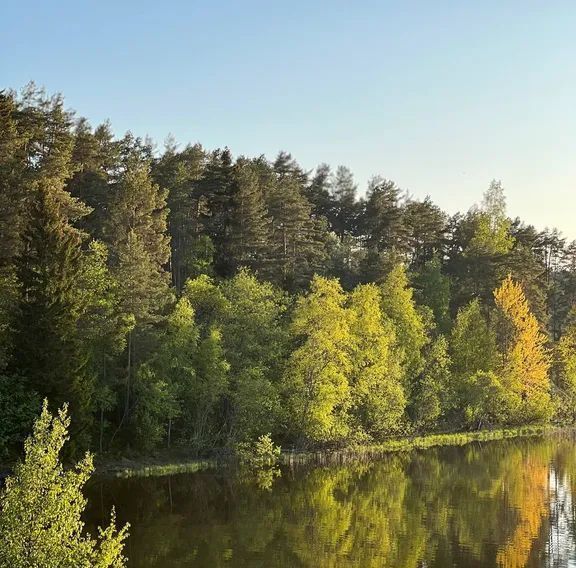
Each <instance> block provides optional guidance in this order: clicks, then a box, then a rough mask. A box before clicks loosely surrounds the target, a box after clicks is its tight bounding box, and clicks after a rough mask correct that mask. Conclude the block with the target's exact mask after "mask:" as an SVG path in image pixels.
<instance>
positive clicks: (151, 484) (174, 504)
mask: <svg viewBox="0 0 576 568" xmlns="http://www.w3.org/2000/svg"><path fill="white" fill-rule="evenodd" d="M575 490H576V444H575V441H574V440H573V439H572V438H571V437H568V436H561V437H560V436H554V437H550V438H546V439H540V440H535V439H532V440H516V441H505V442H489V443H484V444H473V445H468V446H465V447H461V448H440V449H437V450H427V451H423V452H413V453H409V454H403V455H392V456H389V457H387V458H385V459H382V460H381V461H377V462H373V463H357V464H348V465H341V466H334V467H327V466H318V467H313V466H309V467H297V468H292V469H289V468H284V469H283V471H282V475H281V476H279V477H278V476H277V474H275V473H274V474H273V475H268V476H265V479H254V480H251V479H247V478H246V477H237V476H233V475H229V474H226V473H224V472H203V473H196V474H189V475H188V474H186V475H176V476H172V477H171V478H168V477H164V478H145V479H128V480H99V481H98V482H97V483H95V484H94V485H92V487H91V492H92V494H91V495H90V498H91V499H90V502H91V507H92V508H91V509H90V511H89V519H88V520H89V525H95V524H96V523H98V522H102V520H103V517H104V516H105V515H106V512H107V511H108V510H109V509H110V506H111V505H112V504H114V505H116V508H117V510H118V515H119V517H120V520H121V521H122V522H123V521H126V520H128V521H130V523H131V526H132V528H131V536H130V539H129V542H128V545H127V548H128V550H127V553H128V555H129V557H130V559H131V566H135V567H146V568H148V567H161V566H162V567H165V566H174V567H178V566H206V567H219V566H242V567H245V566H255V567H256V566H266V567H275V566H280V567H298V566H302V567H304V566H314V567H318V566H321V567H326V568H331V567H334V568H336V567H338V568H340V567H347V566H355V567H356V566H357V567H359V568H364V567H387V566H389V567H393V568H403V567H405V568H418V567H424V566H426V567H427V568H446V567H448V566H457V567H466V568H486V567H501V568H520V567H542V566H548V567H555V568H556V567H569V566H576V545H575V542H576V523H575V520H576V515H575V513H576V512H575V504H576V501H575V500H574V499H573V497H572V495H573V494H574V491H575Z"/></svg>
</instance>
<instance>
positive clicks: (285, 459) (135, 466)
mask: <svg viewBox="0 0 576 568" xmlns="http://www.w3.org/2000/svg"><path fill="white" fill-rule="evenodd" d="M558 431H560V429H559V428H555V427H553V426H521V427H518V428H506V429H499V430H480V431H476V432H459V433H451V434H429V435H426V436H414V437H406V438H396V439H391V440H388V441H386V442H383V443H381V444H372V445H356V446H350V447H347V448H342V449H338V450H318V451H305V450H293V451H283V452H282V454H281V457H280V461H281V463H283V464H286V465H297V464H306V463H317V464H338V463H347V462H352V461H363V460H366V461H367V460H371V459H378V458H379V457H381V456H384V455H386V454H389V453H393V452H407V451H412V450H425V449H428V448H434V447H439V446H463V445H465V444H470V443H472V442H484V441H490V440H504V439H509V438H518V437H529V436H541V435H544V434H550V433H552V432H558ZM223 463H225V462H222V461H217V460H211V459H193V458H186V457H185V456H183V455H182V454H178V455H170V454H165V455H161V456H157V457H154V458H137V457H135V458H133V459H127V458H122V459H118V460H103V461H102V462H101V463H99V464H98V465H97V473H98V474H100V475H111V476H114V477H123V478H127V477H148V476H162V475H173V474H177V473H195V472H197V471H203V470H206V469H213V468H217V467H219V465H222V464H223Z"/></svg>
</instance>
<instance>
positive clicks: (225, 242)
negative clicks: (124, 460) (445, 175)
mask: <svg viewBox="0 0 576 568" xmlns="http://www.w3.org/2000/svg"><path fill="white" fill-rule="evenodd" d="M357 189H358V188H357V186H356V184H355V182H354V177H353V175H352V172H351V171H350V170H348V169H347V168H345V167H342V166H341V167H339V168H338V169H337V170H336V172H335V173H334V174H332V173H331V169H330V167H329V166H327V165H326V164H324V165H321V166H319V167H318V168H316V170H315V171H314V173H313V175H311V176H309V175H308V173H306V172H305V171H304V169H303V168H302V167H301V166H300V165H299V164H298V163H297V162H296V161H295V160H294V158H293V157H292V156H291V155H290V154H288V153H286V152H281V153H280V154H279V155H278V157H277V158H276V159H275V160H274V161H269V160H267V159H266V158H265V157H264V156H259V157H257V158H248V157H244V156H240V157H237V158H235V157H233V155H232V153H231V151H230V150H229V149H228V148H224V149H216V150H214V151H212V152H208V151H206V150H204V149H203V148H202V147H201V146H200V145H199V144H196V145H193V146H190V145H188V146H184V147H183V148H182V149H179V148H178V146H177V144H176V143H175V142H174V141H170V142H169V143H168V144H167V146H166V149H165V151H164V152H163V153H161V154H160V155H157V154H156V153H155V152H154V150H153V145H152V143H151V142H150V141H148V140H146V141H142V140H140V139H138V138H134V137H133V136H132V135H130V134H127V135H126V136H124V137H123V138H120V139H116V138H115V137H114V135H113V134H112V128H111V127H110V125H109V124H102V125H98V126H96V127H95V128H92V127H91V126H90V125H89V124H88V122H87V121H86V120H85V119H82V118H78V119H75V117H74V115H73V113H71V112H69V111H67V110H66V109H65V108H64V105H63V101H62V97H60V96H55V97H48V96H46V94H45V93H43V92H42V91H40V90H38V89H36V88H35V87H34V86H30V87H28V88H27V89H25V90H24V92H23V93H21V94H20V95H17V94H15V93H12V92H2V93H0V236H1V238H2V247H1V250H0V373H2V374H3V375H5V376H6V377H9V378H3V379H2V380H1V381H0V405H2V407H3V408H4V409H5V410H4V413H5V416H6V420H5V421H4V424H3V427H2V428H0V439H1V440H3V441H0V445H1V446H3V447H4V448H5V449H6V448H7V449H8V450H12V449H13V448H14V447H15V446H17V445H18V444H19V443H20V441H21V435H22V429H23V428H25V427H26V424H27V423H28V422H29V419H30V409H31V408H33V407H34V405H35V404H37V397H45V396H48V397H49V398H50V400H51V401H52V402H53V403H55V404H62V403H64V402H69V403H70V408H71V409H72V415H73V423H72V430H71V438H72V440H71V441H72V444H71V446H72V447H73V448H74V449H76V450H77V449H78V448H81V447H87V446H88V445H90V444H92V446H93V447H97V448H99V450H100V451H106V450H107V449H108V448H110V447H113V448H114V449H118V450H122V448H125V447H131V448H138V449H141V450H146V451H153V450H154V449H155V448H157V447H159V446H164V445H166V446H168V445H172V444H174V445H178V446H184V447H186V448H188V449H189V450H192V451H194V452H208V451H210V450H212V449H215V448H222V447H228V446H230V445H233V444H235V443H237V442H245V441H250V440H254V439H256V438H257V437H258V436H260V435H262V434H264V433H266V432H271V433H272V435H273V436H274V437H275V439H276V438H278V439H282V442H283V443H284V442H287V443H289V444H299V443H304V444H309V445H314V444H319V445H321V444H332V445H334V444H340V443H346V442H350V441H357V442H358V441H367V440H369V439H371V440H381V439H383V438H385V437H389V436H390V435H393V434H395V433H397V432H399V431H403V430H407V431H410V430H412V429H413V428H417V429H419V430H421V431H427V430H433V429H435V428H440V427H442V428H452V429H453V428H458V427H468V428H470V427H476V426H478V425H479V424H490V425H492V424H507V423H514V424H520V423H526V422H536V421H546V420H548V419H549V417H550V415H551V413H552V411H553V409H554V407H555V408H556V419H557V420H561V421H568V422H572V421H573V417H574V415H575V411H574V406H575V405H576V395H574V393H573V392H572V391H574V390H575V389H574V385H573V383H574V381H573V378H572V375H573V374H574V373H573V372H572V367H573V366H574V365H573V362H572V359H573V358H574V357H573V351H574V346H573V343H574V341H573V337H572V335H573V330H572V329H571V323H570V316H569V315H568V314H569V310H570V307H571V306H572V304H573V302H574V297H575V294H576V244H574V243H572V244H570V243H568V244H567V243H566V242H565V239H564V238H563V237H562V236H561V235H560V234H559V233H558V231H557V230H554V229H552V230H546V231H543V232H538V231H537V230H536V229H535V228H534V227H532V226H530V225H526V224H524V223H523V222H521V221H520V220H515V221H511V220H510V219H509V218H508V216H507V213H506V207H505V198H504V192H503V189H502V186H501V184H500V183H499V182H492V184H491V185H490V188H489V189H488V191H487V192H486V194H485V196H484V200H483V203H482V205H481V206H480V207H479V208H473V209H472V210H470V211H469V212H468V214H466V215H460V214H456V215H454V216H452V217H450V218H448V217H447V216H446V215H445V213H443V212H442V211H441V209H440V208H439V207H437V206H436V205H435V204H434V203H433V202H432V201H431V200H430V198H426V199H424V200H422V201H418V200H414V199H412V198H410V197H409V196H407V195H406V194H404V192H403V191H402V190H401V189H400V187H399V186H398V185H397V184H396V183H394V182H393V181H391V180H386V179H384V178H382V177H375V178H373V179H372V180H371V181H370V182H369V186H368V191H367V193H366V198H365V199H360V200H358V199H357V198H356V193H357ZM249 270H253V272H249ZM407 271H408V272H409V274H410V275H411V277H412V284H413V287H414V289H412V288H411V287H410V285H409V282H408V278H407V275H406V272H407ZM508 273H510V274H511V277H512V279H513V282H514V284H511V282H509V281H505V284H504V286H503V288H502V289H501V291H500V292H499V293H498V294H497V295H496V297H495V298H494V296H493V294H492V292H493V290H494V288H496V287H499V286H500V283H501V282H502V280H503V279H504V278H505V276H506V275H507V274H508ZM315 274H316V276H314V275H315ZM330 277H337V279H338V280H336V279H335V280H330ZM360 283H364V284H362V285H359V284H360ZM376 283H377V286H378V289H377V288H376V287H375V284H376ZM517 283H518V284H519V285H521V288H522V290H521V292H522V293H520V292H519V288H518V284H517ZM276 286H278V288H277V287H276ZM344 290H346V291H347V292H346V293H345V292H344ZM290 293H292V294H295V293H297V294H299V295H298V296H296V295H292V296H291V295H290ZM494 302H496V304H497V309H494ZM528 306H529V309H528ZM453 314H457V316H456V318H455V321H452V319H453V318H452V316H453ZM443 335H445V336H447V337H448V354H447V353H446V349H445V348H446V344H445V340H444V339H442V336H443ZM547 338H549V339H550V341H552V342H555V343H556V345H555V349H554V353H555V358H554V361H555V364H554V367H553V369H552V371H553V378H554V386H553V388H551V385H550V362H551V361H550V357H549V352H548V345H547V344H546V342H547ZM431 340H432V342H431ZM433 340H435V341H433ZM16 378H18V379H16ZM492 399H494V401H497V403H496V402H494V404H491V403H490V401H491V400H492ZM406 409H408V412H406ZM3 451H5V450H3Z"/></svg>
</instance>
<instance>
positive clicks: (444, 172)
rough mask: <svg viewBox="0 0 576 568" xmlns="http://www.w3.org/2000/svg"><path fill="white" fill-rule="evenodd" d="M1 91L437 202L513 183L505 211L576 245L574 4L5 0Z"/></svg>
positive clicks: (453, 207) (452, 207) (473, 197)
mask: <svg viewBox="0 0 576 568" xmlns="http://www.w3.org/2000/svg"><path fill="white" fill-rule="evenodd" d="M0 37H1V38H2V45H1V47H0V87H12V88H20V87H22V86H23V85H24V84H26V83H27V82H28V81H30V80H34V81H35V82H36V83H38V84H40V85H43V86H45V87H46V89H47V90H48V91H49V92H57V91H60V92H62V93H63V94H64V95H65V97H66V102H67V104H68V105H69V106H70V107H72V108H74V109H76V110H77V111H78V113H79V114H81V115H84V116H86V117H87V118H88V119H89V120H90V121H91V122H92V123H93V124H97V123H99V122H101V121H103V120H105V119H110V120H111V122H112V126H113V129H114V131H115V132H116V133H118V134H122V133H123V132H124V131H126V130H128V129H130V130H132V131H133V132H134V133H135V134H137V135H142V136H143V135H146V134H148V135H150V136H151V137H152V138H153V139H154V140H155V141H157V142H158V144H159V145H160V146H161V145H162V143H163V141H164V139H165V138H166V136H167V135H168V134H169V133H171V134H173V135H174V136H175V137H176V139H177V140H178V141H179V142H181V143H182V144H184V143H186V142H196V141H199V142H201V143H202V144H203V145H204V146H205V147H207V148H215V147H219V146H224V145H228V146H229V147H230V148H231V149H232V151H233V152H234V153H235V154H246V155H258V154H262V153H264V154H266V155H267V156H268V157H270V158H273V157H274V156H275V155H276V153H277V152H278V151H279V150H281V149H284V150H288V151H290V152H291V153H292V154H293V155H294V156H295V157H296V158H297V160H298V161H299V162H300V163H301V164H302V165H303V166H304V167H305V168H313V167H314V166H315V165H317V164H318V163H320V162H327V163H329V164H331V165H333V166H337V165H339V164H343V165H347V166H348V167H350V168H351V169H352V171H353V172H354V173H355V176H356V179H357V181H358V183H359V186H360V189H361V191H364V188H365V185H366V181H367V180H368V178H369V177H370V176H371V175H374V174H381V175H383V176H385V177H387V178H390V179H393V180H395V181H396V182H397V183H398V184H399V185H400V186H401V187H403V188H405V189H407V190H408V191H409V192H410V193H411V194H412V195H413V196H415V197H424V196H426V195H427V194H429V195H430V196H431V197H432V199H433V200H434V201H435V202H436V203H438V204H439V205H440V206H441V207H443V208H444V209H446V210H447V211H449V212H451V213H452V212H455V211H458V210H461V211H465V210H467V209H468V208H469V206H470V205H472V204H473V203H474V202H478V201H479V200H480V199H481V196H482V192H483V191H484V189H485V188H486V187H487V186H488V184H489V182H490V180H491V179H492V178H497V179H501V180H502V183H503V185H504V187H505V189H506V194H507V197H508V208H509V213H510V214H511V215H512V216H517V215H518V216H520V217H522V218H523V219H524V220H526V221H528V222H531V223H533V224H535V225H536V226H537V227H538V228H544V227H546V226H549V227H552V226H556V227H558V228H559V229H560V230H561V231H562V232H563V233H564V234H565V235H566V236H568V237H570V238H576V226H575V223H574V219H573V218H574V208H575V206H576V197H575V189H576V2H574V1H554V0H550V1H544V0H540V1H530V0H523V1H519V0H518V1H516V0H514V1H506V0H500V1H494V0H484V1H482V2H469V1H465V0H457V1H456V0H455V1H440V0H439V1H430V0H420V1H401V0H396V1H394V2H386V1H363V0H358V1H354V2H353V1H352V0H348V1H338V0H332V1H314V0H309V1H303V0H294V1H292V2H273V1H270V0H268V1H263V0H262V1H252V0H244V1H236V2H226V1H224V0H223V1H219V2H212V1H209V0H205V1H204V2H198V1H191V0H188V1H170V0H166V1H165V2H159V1H154V2H151V1H145V0H140V1H138V2H133V1H127V0H116V1H114V2H111V1H108V0H100V1H84V2H82V1H81V2H78V1H76V2H73V1H72V0H67V1H58V0H53V1H52V2H47V1H38V0H32V1H28V2H25V3H22V2H6V3H3V4H2V9H1V15H0Z"/></svg>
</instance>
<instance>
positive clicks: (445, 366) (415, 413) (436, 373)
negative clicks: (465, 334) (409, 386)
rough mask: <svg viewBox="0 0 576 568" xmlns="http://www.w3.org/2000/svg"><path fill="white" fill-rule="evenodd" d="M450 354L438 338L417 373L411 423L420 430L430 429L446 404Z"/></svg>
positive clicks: (444, 409) (448, 399)
mask: <svg viewBox="0 0 576 568" xmlns="http://www.w3.org/2000/svg"><path fill="white" fill-rule="evenodd" d="M450 378H451V374H450V357H449V355H448V341H447V340H446V338H445V337H444V336H440V337H438V339H436V340H435V341H434V342H433V343H432V344H431V346H430V349H429V351H428V353H427V357H426V364H425V367H424V371H423V372H422V375H421V376H420V378H419V380H418V382H417V384H416V388H415V392H414V397H413V401H412V405H411V415H412V418H413V421H414V424H415V425H416V427H417V428H419V429H420V430H422V431H426V430H428V431H430V430H434V429H435V428H436V427H437V425H438V421H439V419H440V418H441V416H442V414H444V413H445V412H446V410H447V407H449V404H450V402H451V401H450V398H449V396H447V394H448V393H449V390H448V387H449V385H450Z"/></svg>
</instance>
